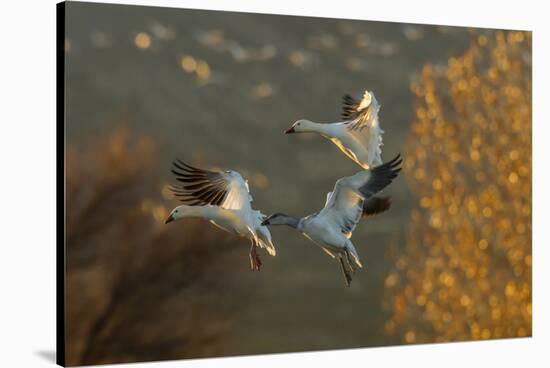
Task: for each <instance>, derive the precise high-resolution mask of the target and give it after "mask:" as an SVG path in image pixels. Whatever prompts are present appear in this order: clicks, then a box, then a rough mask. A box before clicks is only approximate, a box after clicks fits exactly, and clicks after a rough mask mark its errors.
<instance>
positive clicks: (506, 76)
mask: <svg viewBox="0 0 550 368" xmlns="http://www.w3.org/2000/svg"><path fill="white" fill-rule="evenodd" d="M412 91H413V93H414V95H415V97H416V101H417V102H416V107H415V108H416V111H415V115H416V117H415V121H414V123H413V125H412V128H411V132H410V134H409V137H408V140H407V143H406V149H405V155H404V157H405V160H406V161H405V164H404V170H405V174H406V177H407V178H408V182H409V187H410V188H411V190H412V192H413V193H414V194H415V195H416V197H417V202H416V207H415V208H413V210H412V215H411V218H410V223H409V230H408V232H407V235H406V240H407V241H406V245H405V247H404V249H394V253H395V261H396V267H395V269H394V270H393V271H392V272H391V273H390V274H389V275H388V276H387V278H386V286H387V289H388V293H389V296H390V300H391V301H392V302H391V307H390V308H391V310H392V316H391V319H390V320H389V321H388V322H387V324H386V332H387V333H389V334H393V335H397V336H398V337H399V339H401V340H402V341H403V342H405V343H419V342H440V341H457V340H468V339H489V338H503V337H516V336H530V335H531V34H530V33H528V32H496V33H487V34H477V35H475V36H474V38H473V42H472V45H471V47H470V48H469V49H468V50H467V51H466V52H465V53H464V55H462V56H461V57H458V58H451V59H449V61H448V64H447V66H446V67H445V68H439V69H438V68H436V67H433V66H431V65H427V66H425V68H424V70H423V73H422V76H421V78H420V80H419V81H418V82H417V83H414V84H413V86H412Z"/></svg>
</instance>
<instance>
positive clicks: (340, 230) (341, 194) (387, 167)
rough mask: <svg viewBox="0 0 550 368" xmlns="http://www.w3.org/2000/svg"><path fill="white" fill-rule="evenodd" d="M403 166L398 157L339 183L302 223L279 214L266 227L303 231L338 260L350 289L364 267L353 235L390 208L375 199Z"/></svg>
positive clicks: (383, 198)
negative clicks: (366, 218) (365, 221)
mask: <svg viewBox="0 0 550 368" xmlns="http://www.w3.org/2000/svg"><path fill="white" fill-rule="evenodd" d="M400 164H401V159H400V156H399V155H398V156H397V157H395V158H394V159H393V160H391V161H389V162H387V163H385V164H382V165H380V166H377V167H374V168H372V169H369V170H363V171H360V172H358V173H356V174H355V175H352V176H347V177H344V178H341V179H339V180H338V181H337V182H336V184H335V185H334V189H333V191H332V192H330V193H328V194H327V200H326V203H325V206H324V207H323V209H321V210H320V211H319V212H317V213H314V214H311V215H309V216H306V217H303V218H300V219H298V218H294V217H292V216H288V215H285V214H282V213H276V214H273V215H271V216H269V217H267V218H266V219H265V220H264V221H263V224H264V225H288V226H291V227H293V228H295V229H296V230H298V231H300V232H301V233H302V234H303V235H305V236H306V237H307V238H308V239H310V240H311V241H313V242H314V243H315V244H317V245H318V246H320V247H321V248H322V249H323V250H324V251H325V253H327V254H328V255H329V256H331V257H332V258H336V259H338V260H339V262H340V265H341V268H342V271H343V273H344V276H345V278H346V283H347V285H348V286H349V284H350V282H351V275H352V273H354V272H355V271H356V269H357V268H362V267H363V265H362V264H361V261H360V259H359V254H358V252H357V250H356V249H355V246H354V245H353V243H352V242H351V240H350V239H351V236H352V234H353V231H354V229H355V227H356V226H357V224H358V223H359V221H360V220H361V218H362V217H364V216H370V215H374V214H377V213H380V212H383V211H386V210H387V209H388V208H389V207H390V200H389V198H387V197H375V194H376V193H378V192H380V191H381V190H382V189H384V188H385V187H386V186H388V185H389V184H390V183H391V182H392V180H393V179H394V178H395V177H396V176H397V175H398V173H399V171H400V170H401V168H400Z"/></svg>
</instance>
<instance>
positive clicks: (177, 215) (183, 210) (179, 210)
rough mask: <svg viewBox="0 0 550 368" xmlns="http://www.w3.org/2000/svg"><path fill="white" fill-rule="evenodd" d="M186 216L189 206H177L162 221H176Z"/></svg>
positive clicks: (166, 222)
mask: <svg viewBox="0 0 550 368" xmlns="http://www.w3.org/2000/svg"><path fill="white" fill-rule="evenodd" d="M188 216H189V206H186V205H181V206H177V207H176V208H174V209H173V210H172V212H170V215H169V216H168V218H167V219H166V221H164V223H165V224H168V223H170V222H172V221H176V220H179V219H182V218H184V217H188Z"/></svg>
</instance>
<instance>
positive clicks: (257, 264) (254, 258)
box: [249, 239, 262, 271]
mask: <svg viewBox="0 0 550 368" xmlns="http://www.w3.org/2000/svg"><path fill="white" fill-rule="evenodd" d="M249 257H250V268H251V269H252V271H260V268H261V267H262V260H261V259H260V256H259V255H258V253H257V252H256V244H255V243H254V239H251V244H250V253H249Z"/></svg>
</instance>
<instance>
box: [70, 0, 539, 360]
mask: <svg viewBox="0 0 550 368" xmlns="http://www.w3.org/2000/svg"><path fill="white" fill-rule="evenodd" d="M66 6H67V12H66V17H67V18H66V27H67V34H66V39H65V44H64V49H65V55H66V58H65V65H66V81H65V92H66V94H65V101H66V138H67V143H66V144H67V147H66V150H67V153H66V163H67V171H66V176H67V185H66V191H67V199H66V205H67V235H66V245H67V266H66V267H67V281H66V288H67V295H66V300H67V317H66V318H67V341H66V348H67V362H68V364H70V365H77V364H93V363H117V362H134V361H144V360H162V359H180V358H193V357H211V356H222V355H241V354H255V353H274V352H290V351H307V350H320V349H338V348H354V347H365V346H382V345H394V344H404V343H427V342H443V341H460V340H470V339H488V338H503V337H521V336H530V335H531V34H530V33H529V32H512V31H493V30H481V29H467V28H458V27H443V26H423V25H409V24H399V23H382V22H372V21H351V20H336V19H320V18H307V17H291V16H275V15H259V14H243V13H231V12H212V11H198V10H184V9H170V8H155V7H138V6H120V5H105V4H86V3H68V4H67V5H66ZM364 89H369V90H372V91H374V93H375V94H376V96H377V99H378V101H379V102H380V103H381V105H382V108H381V111H380V121H381V124H382V128H383V129H384V130H385V132H386V134H385V135H384V150H383V157H384V159H389V158H391V157H393V156H394V155H395V154H397V153H398V152H401V153H402V154H403V156H404V157H405V164H404V171H403V173H402V174H401V176H400V177H399V178H398V179H397V180H396V181H395V182H394V183H393V184H392V185H391V186H390V187H389V188H388V189H387V190H386V193H387V194H388V195H391V196H392V197H393V206H392V208H391V210H390V211H389V212H388V213H386V214H384V215H381V216H379V217H375V218H372V219H369V220H368V221H364V222H363V223H361V224H360V225H359V226H358V228H357V230H356V231H355V233H354V237H353V242H354V244H355V245H356V247H357V249H358V251H359V253H360V255H361V258H362V261H363V264H364V266H365V268H364V269H363V270H361V271H360V272H358V273H357V274H356V275H355V277H354V281H353V283H352V286H351V288H347V287H345V285H344V280H343V278H342V275H341V273H340V270H339V268H338V264H337V263H336V262H335V261H333V260H331V259H330V258H329V257H327V256H326V255H325V254H324V253H323V252H322V251H321V250H320V249H319V248H318V247H316V246H315V245H314V244H313V243H311V242H310V241H308V240H307V239H305V238H304V237H302V236H300V235H298V234H296V233H295V232H294V231H293V230H292V229H286V228H274V229H272V235H273V238H274V241H275V244H276V246H277V249H278V254H277V257H275V258H273V257H269V256H268V255H267V254H264V255H263V257H262V259H263V261H264V267H263V268H262V271H261V272H260V273H257V272H252V271H250V269H249V263H248V246H249V243H248V241H247V240H246V239H242V238H239V237H236V236H233V235H231V234H229V233H226V232H223V231H221V230H219V229H217V228H215V227H214V226H212V225H211V224H209V223H207V222H205V221H201V220H189V221H182V222H178V223H175V224H171V225H164V220H165V218H166V217H167V215H168V213H169V211H170V210H171V209H172V208H173V207H175V206H176V205H178V202H177V201H176V200H174V198H173V197H172V196H171V195H170V192H169V191H168V190H167V185H168V184H169V183H171V182H173V179H172V177H171V173H170V171H169V170H170V165H171V161H172V160H173V159H174V158H175V157H179V158H181V159H184V160H185V161H188V162H190V163H193V164H195V165H197V166H204V167H210V168H223V169H235V170H238V171H239V172H241V173H242V174H243V176H244V177H245V178H247V179H248V180H249V184H250V188H251V192H252V196H253V197H254V202H253V206H254V207H255V208H257V209H259V210H261V211H262V212H264V213H266V214H269V213H272V212H280V211H282V212H286V213H289V214H292V215H296V216H302V215H306V214H309V213H311V212H314V211H317V210H319V209H320V208H321V207H322V206H323V205H324V202H325V196H326V193H327V192H328V191H330V190H332V187H333V185H334V182H335V181H336V180H337V179H339V178H340V177H342V176H346V175H350V174H352V173H355V172H357V171H358V166H356V164H354V163H353V162H352V161H350V160H348V159H347V158H346V157H345V156H344V155H343V154H342V153H341V152H339V151H338V149H337V148H336V147H335V146H334V145H332V144H331V143H330V142H328V141H326V140H325V139H323V138H321V137H319V136H314V135H306V134H303V135H295V136H285V135H283V134H282V131H283V130H284V129H286V128H288V127H289V126H290V125H291V124H292V122H294V121H295V120H297V119H299V118H308V119H311V120H314V121H320V122H332V121H338V120H339V117H340V109H341V97H342V95H343V94H344V93H352V94H354V95H356V96H359V95H360V94H362V92H363V90H364Z"/></svg>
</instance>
